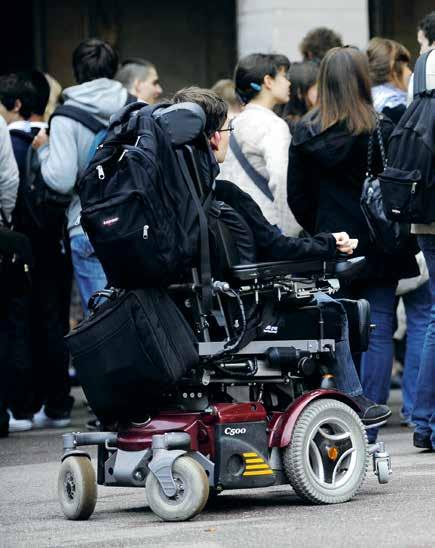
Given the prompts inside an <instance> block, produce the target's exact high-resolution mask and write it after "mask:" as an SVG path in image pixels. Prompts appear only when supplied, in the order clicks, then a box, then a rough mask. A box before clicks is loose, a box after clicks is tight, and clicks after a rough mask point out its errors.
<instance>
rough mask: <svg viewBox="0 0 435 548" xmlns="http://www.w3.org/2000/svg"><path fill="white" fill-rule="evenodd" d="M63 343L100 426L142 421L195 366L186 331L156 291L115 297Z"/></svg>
mask: <svg viewBox="0 0 435 548" xmlns="http://www.w3.org/2000/svg"><path fill="white" fill-rule="evenodd" d="M66 342H67V345H68V348H69V350H70V352H71V355H72V359H73V365H74V367H75V369H76V371H77V375H78V377H79V380H80V383H81V385H82V387H83V391H84V393H85V395H86V398H87V399H88V402H89V404H90V406H91V407H92V410H93V411H94V413H95V414H96V415H97V417H98V418H99V419H101V420H102V421H104V422H111V421H117V420H135V419H140V418H143V415H144V413H146V412H147V410H149V409H153V408H155V407H156V406H158V405H159V403H160V404H161V402H159V397H160V396H161V393H162V391H163V390H164V389H165V388H167V387H170V386H172V385H174V384H175V383H176V382H177V381H178V380H180V378H181V377H182V376H183V375H184V374H185V373H186V372H187V371H188V370H189V369H190V368H192V367H195V366H196V365H197V364H198V361H199V358H198V351H197V348H196V340H195V337H194V334H193V332H192V330H191V329H190V326H189V325H188V323H187V322H186V320H185V319H184V317H183V316H182V314H181V312H180V311H179V310H178V308H177V306H176V305H175V304H174V302H173V301H172V300H171V299H170V298H169V296H168V295H167V293H166V292H165V291H164V290H161V289H154V288H148V289H138V290H134V291H127V292H124V293H121V294H119V293H115V296H114V297H113V298H111V299H110V300H108V301H106V302H104V303H103V304H102V305H101V306H99V307H96V308H94V312H93V314H92V315H91V316H90V317H89V318H86V319H85V320H84V321H83V322H81V323H80V324H79V325H78V327H77V328H76V329H74V330H73V331H72V332H71V333H70V334H69V335H68V336H67V337H66Z"/></svg>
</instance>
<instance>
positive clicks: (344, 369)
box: [315, 293, 363, 396]
mask: <svg viewBox="0 0 435 548" xmlns="http://www.w3.org/2000/svg"><path fill="white" fill-rule="evenodd" d="M315 299H316V301H317V302H318V303H320V302H328V303H334V305H335V306H337V307H339V309H340V311H341V312H342V316H341V317H342V322H343V323H342V340H341V341H336V344H335V357H336V361H335V363H333V364H332V367H331V373H332V374H333V375H334V381H335V386H336V387H337V389H338V390H341V392H344V393H345V394H348V395H349V396H360V395H361V394H362V393H363V389H362V387H361V383H360V381H359V378H358V374H357V372H356V369H355V364H354V362H353V359H352V354H351V351H350V345H349V323H348V320H347V314H346V311H345V310H344V307H343V306H342V305H341V304H340V303H339V302H337V301H335V300H334V299H333V298H332V297H330V296H329V295H326V294H323V293H318V294H317V295H316V296H315Z"/></svg>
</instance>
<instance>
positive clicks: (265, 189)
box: [230, 133, 275, 202]
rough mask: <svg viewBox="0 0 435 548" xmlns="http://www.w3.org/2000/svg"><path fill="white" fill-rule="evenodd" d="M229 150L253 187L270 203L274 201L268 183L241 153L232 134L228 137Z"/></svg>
mask: <svg viewBox="0 0 435 548" xmlns="http://www.w3.org/2000/svg"><path fill="white" fill-rule="evenodd" d="M230 148H231V150H232V152H233V154H234V156H235V157H236V158H237V161H238V162H239V164H240V165H241V167H242V169H243V171H244V172H245V173H246V175H247V176H248V177H249V178H250V179H251V181H252V182H253V183H254V185H255V186H256V187H257V188H259V189H260V190H261V192H262V193H263V194H264V195H265V196H267V198H269V200H270V201H271V202H273V201H275V197H274V195H273V194H272V191H271V190H270V188H269V181H268V180H267V179H266V177H263V175H261V173H259V172H258V171H257V170H256V169H255V167H254V166H253V165H252V164H251V163H250V162H249V160H248V159H247V158H246V156H245V155H244V154H243V151H242V149H241V147H240V145H239V143H238V142H237V139H236V138H235V136H234V134H233V133H231V136H230Z"/></svg>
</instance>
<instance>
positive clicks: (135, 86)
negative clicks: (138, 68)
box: [131, 78, 140, 95]
mask: <svg viewBox="0 0 435 548" xmlns="http://www.w3.org/2000/svg"><path fill="white" fill-rule="evenodd" d="M139 84H140V80H139V78H136V79H135V80H134V82H133V85H132V86H131V89H132V92H133V95H137V94H138V93H139Z"/></svg>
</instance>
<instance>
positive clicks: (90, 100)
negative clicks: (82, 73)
mask: <svg viewBox="0 0 435 548" xmlns="http://www.w3.org/2000/svg"><path fill="white" fill-rule="evenodd" d="M63 95H64V98H65V103H66V104H68V105H71V106H75V107H79V108H81V109H83V110H86V111H87V112H89V113H90V114H92V115H93V116H95V118H97V119H99V120H100V121H101V122H102V123H106V124H108V123H109V119H110V117H111V116H112V114H113V113H114V112H116V111H117V110H119V109H120V108H122V107H123V106H124V105H125V103H126V101H127V90H126V89H125V88H124V87H123V86H122V84H121V83H120V82H117V81H116V80H109V78H97V80H92V81H91V82H85V83H84V84H79V85H78V86H71V87H69V88H66V89H65V90H64V92H63Z"/></svg>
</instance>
